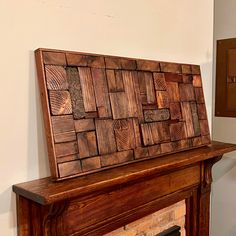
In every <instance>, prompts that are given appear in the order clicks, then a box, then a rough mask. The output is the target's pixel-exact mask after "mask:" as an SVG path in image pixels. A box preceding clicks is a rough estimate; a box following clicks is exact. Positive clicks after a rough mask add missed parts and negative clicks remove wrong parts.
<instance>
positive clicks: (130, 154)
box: [101, 150, 134, 166]
mask: <svg viewBox="0 0 236 236" xmlns="http://www.w3.org/2000/svg"><path fill="white" fill-rule="evenodd" d="M133 159H134V151H133V150H127V151H122V152H115V153H113V154H109V155H104V156H101V165H102V166H111V165H116V164H121V163H125V162H129V161H132V160H133Z"/></svg>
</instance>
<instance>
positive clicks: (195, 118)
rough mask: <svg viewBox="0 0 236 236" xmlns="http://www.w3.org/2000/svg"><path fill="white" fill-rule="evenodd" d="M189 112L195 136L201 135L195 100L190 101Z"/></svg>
mask: <svg viewBox="0 0 236 236" xmlns="http://www.w3.org/2000/svg"><path fill="white" fill-rule="evenodd" d="M190 106H191V112H192V117H193V129H194V134H195V136H199V135H201V130H200V125H199V118H198V111H197V104H196V103H195V102H191V103H190Z"/></svg>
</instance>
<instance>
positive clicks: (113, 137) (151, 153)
mask: <svg viewBox="0 0 236 236" xmlns="http://www.w3.org/2000/svg"><path fill="white" fill-rule="evenodd" d="M35 56H36V65H37V72H38V80H39V89H40V94H41V101H42V107H43V116H44V124H45V131H46V137H47V144H48V154H49V162H50V169H51V174H52V177H53V179H55V180H62V179H67V178H72V177H75V176H79V175H85V174H89V173H93V172H97V171H101V170H106V169H109V168H112V167H115V166H120V165H124V164H128V163H132V162H137V161H141V160H145V159H150V158H154V157H158V156H163V155H166V154H168V153H173V152H178V151H182V150H187V149H191V148H196V147H200V146H204V145H208V144H210V134H209V127H208V121H207V115H206V108H205V103H204V95H203V88H202V80H201V75H200V67H199V66H197V65H186V64H177V63H169V62H158V61H151V60H142V59H133V58H122V57H115V56H106V55H97V54H88V53H77V52H69V51H61V50H52V49H37V50H36V51H35Z"/></svg>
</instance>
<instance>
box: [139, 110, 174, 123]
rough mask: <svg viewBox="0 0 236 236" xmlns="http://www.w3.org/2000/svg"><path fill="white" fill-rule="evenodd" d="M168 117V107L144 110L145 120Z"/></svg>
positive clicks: (160, 119)
mask: <svg viewBox="0 0 236 236" xmlns="http://www.w3.org/2000/svg"><path fill="white" fill-rule="evenodd" d="M169 119H170V112H169V109H157V110H144V120H145V122H154V121H164V120H169Z"/></svg>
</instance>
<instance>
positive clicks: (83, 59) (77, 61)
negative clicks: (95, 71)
mask: <svg viewBox="0 0 236 236" xmlns="http://www.w3.org/2000/svg"><path fill="white" fill-rule="evenodd" d="M66 60H67V64H68V65H69V66H77V67H78V66H87V65H88V63H87V56H86V55H82V54H78V53H66Z"/></svg>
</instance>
